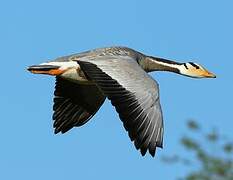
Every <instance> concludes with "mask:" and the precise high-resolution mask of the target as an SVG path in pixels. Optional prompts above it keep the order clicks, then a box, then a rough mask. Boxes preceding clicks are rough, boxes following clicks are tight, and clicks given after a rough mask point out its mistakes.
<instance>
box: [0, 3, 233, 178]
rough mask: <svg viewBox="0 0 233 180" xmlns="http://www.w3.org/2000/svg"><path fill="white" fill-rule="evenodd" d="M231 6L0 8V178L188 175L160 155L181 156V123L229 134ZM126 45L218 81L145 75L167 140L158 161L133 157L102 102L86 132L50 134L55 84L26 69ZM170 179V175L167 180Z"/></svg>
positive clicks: (114, 115)
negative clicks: (200, 68)
mask: <svg viewBox="0 0 233 180" xmlns="http://www.w3.org/2000/svg"><path fill="white" fill-rule="evenodd" d="M232 7H233V3H232V1H230V0H229V1H227V0H225V1H208V0H206V1H201V0H195V1H185V0H183V1H182V0H180V1H165V0H164V1H154V0H151V1H149V0H148V1H146V0H145V1H137V0H135V1H133V0H128V1H124V0H118V1H107V0H99V1H91V0H85V1H75V0H73V1H68V0H67V1H45V0H41V1H26V0H22V1H11V0H9V1H3V0H1V1H0V22H1V28H0V49H1V61H0V62H1V71H0V73H1V74H0V75H1V76H0V77H1V78H0V79H1V88H0V99H1V102H0V108H1V119H0V121H1V131H0V143H1V150H0V152H1V153H0V169H1V174H0V179H24V180H29V179H34V180H37V179H38V180H39V179H57V180H61V179H64V178H66V179H71V180H72V179H77V178H80V179H126V178H128V179H135V180H137V179H146V178H153V179H169V180H170V179H171V180H172V179H175V178H176V177H179V176H182V175H184V174H185V173H186V172H187V171H188V170H190V169H188V168H184V167H182V166H179V165H177V166H175V167H174V166H171V167H169V166H166V165H164V164H162V163H161V162H160V157H161V156H164V155H170V154H173V153H176V152H180V153H185V152H184V150H183V149H182V148H181V147H180V146H179V144H178V140H179V138H180V137H181V136H182V135H183V134H188V133H189V132H187V130H186V129H185V121H186V120H187V119H190V118H191V119H196V120H198V121H199V122H200V123H202V124H203V126H204V127H206V128H207V129H208V128H209V127H210V126H218V127H219V129H220V131H221V132H223V133H224V134H226V135H228V136H230V137H233V133H232V102H233V95H232V92H233V83H232V81H233V80H232V77H233V76H232V67H233V54H232V47H233V35H232V32H233V25H232V17H233V11H232ZM110 45H124V46H129V47H131V48H134V49H136V50H139V51H142V52H144V53H146V54H150V55H154V56H160V57H165V58H170V59H174V60H177V61H181V62H185V61H191V60H192V61H195V62H198V63H200V64H202V65H204V66H205V67H206V68H208V69H209V70H211V71H213V72H214V73H215V74H216V75H217V79H201V80H199V79H191V78H187V77H182V76H179V75H176V74H172V73H164V72H161V73H152V76H153V77H154V78H155V79H156V80H157V81H158V82H159V84H160V92H161V104H162V107H163V113H164V121H165V134H164V148H163V149H162V150H161V149H159V150H158V151H157V154H156V157H155V158H151V157H150V156H149V155H147V156H145V157H141V156H140V154H139V152H138V151H136V150H135V148H134V146H133V144H132V143H131V142H130V140H129V138H128V136H127V134H126V132H125V130H124V128H123V126H122V124H121V122H120V120H119V118H118V115H117V113H116V112H115V111H114V108H113V107H112V106H111V105H110V103H109V102H107V101H106V102H105V104H104V105H103V106H102V108H101V109H100V111H99V112H98V113H97V114H96V116H95V117H94V118H93V119H92V120H91V121H90V122H89V123H87V124H86V125H85V126H83V127H81V128H75V129H73V130H71V131H70V132H69V133H67V134H64V135H54V134H53V129H52V120H51V116H52V99H53V91H54V78H52V77H48V76H36V75H32V74H30V73H28V72H27V71H26V70H25V68H26V67H27V66H28V65H32V64H37V63H41V62H43V61H45V60H49V59H53V58H56V57H59V56H63V55H69V54H72V53H76V52H81V51H84V50H88V49H92V48H96V47H103V46H110ZM168 172H169V173H168Z"/></svg>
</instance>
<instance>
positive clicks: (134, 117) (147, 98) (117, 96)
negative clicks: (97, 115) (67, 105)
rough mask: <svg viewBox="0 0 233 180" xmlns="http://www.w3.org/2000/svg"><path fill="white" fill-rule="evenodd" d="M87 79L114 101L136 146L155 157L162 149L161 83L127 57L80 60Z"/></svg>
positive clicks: (143, 153) (142, 151)
mask: <svg viewBox="0 0 233 180" xmlns="http://www.w3.org/2000/svg"><path fill="white" fill-rule="evenodd" d="M77 62H78V63H79V65H80V66H81V69H82V70H83V71H84V73H85V74H86V76H87V77H88V78H89V79H90V80H92V81H94V82H95V83H96V84H97V86H98V87H99V88H100V89H101V90H102V91H103V93H104V95H105V96H107V97H108V99H110V100H111V103H112V104H113V105H114V106H115V108H116V111H117V112H118V113H119V116H120V119H121V120H122V122H123V125H124V127H125V129H126V130H127V131H128V134H129V137H130V139H131V141H134V144H135V147H136V148H137V149H140V150H141V154H142V155H145V154H146V152H147V150H149V152H150V154H151V155H152V156H154V155H155V150H156V147H162V141H163V118H162V111H161V107H160V102H159V89H158V84H157V82H156V81H155V80H153V79H152V78H151V77H150V76H149V75H148V74H147V73H146V72H145V71H144V70H143V69H142V68H141V67H140V66H139V65H138V63H137V61H136V60H134V59H132V58H130V57H128V56H103V57H101V56H100V57H97V58H96V57H95V59H91V58H89V59H88V58H81V59H79V60H78V61H77Z"/></svg>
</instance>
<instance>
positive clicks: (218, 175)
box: [162, 121, 233, 180]
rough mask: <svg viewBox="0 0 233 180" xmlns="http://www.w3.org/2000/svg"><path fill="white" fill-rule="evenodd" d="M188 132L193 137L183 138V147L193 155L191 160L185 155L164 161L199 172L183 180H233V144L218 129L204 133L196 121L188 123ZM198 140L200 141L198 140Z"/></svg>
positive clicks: (194, 172) (164, 160) (188, 175)
mask: <svg viewBox="0 0 233 180" xmlns="http://www.w3.org/2000/svg"><path fill="white" fill-rule="evenodd" d="M187 128H188V130H190V131H192V137H188V136H183V137H182V138H181V140H180V142H181V145H182V146H183V147H184V148H185V149H186V150H187V152H190V153H192V155H194V158H190V157H193V156H189V158H186V157H183V155H173V156H170V157H163V158H162V161H163V162H165V163H168V164H171V163H182V164H184V165H191V167H192V166H193V167H194V165H195V167H199V168H198V170H196V168H195V170H193V171H191V172H190V173H189V174H187V175H186V176H185V177H183V178H179V179H185V180H233V143H231V142H228V141H227V140H226V139H225V138H223V137H222V136H221V135H220V134H219V133H218V132H217V130H216V129H212V130H211V131H210V132H207V133H206V132H203V130H202V129H201V127H200V125H199V124H198V123H197V122H195V121H188V123H187ZM197 139H198V140H197Z"/></svg>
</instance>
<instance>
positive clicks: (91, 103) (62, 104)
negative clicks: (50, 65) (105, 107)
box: [53, 77, 105, 133]
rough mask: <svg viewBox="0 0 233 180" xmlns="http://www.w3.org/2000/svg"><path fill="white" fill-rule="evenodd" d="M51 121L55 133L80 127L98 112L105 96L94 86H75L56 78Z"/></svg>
mask: <svg viewBox="0 0 233 180" xmlns="http://www.w3.org/2000/svg"><path fill="white" fill-rule="evenodd" d="M54 95H55V97H54V105H53V110H54V114H53V120H54V124H53V126H54V128H55V133H58V132H62V133H65V132H67V131H68V130H70V129H71V128H73V127H75V126H82V125H83V124H85V123H86V122H87V121H88V120H89V119H91V118H92V117H93V116H94V114H95V113H96V112H97V111H98V109H99V108H100V106H101V105H102V104H103V102H104V100H105V96H104V95H103V93H102V92H101V91H100V90H99V89H98V87H97V86H96V85H94V84H93V85H83V84H77V83H74V82H71V81H68V80H65V79H63V78H61V77H57V78H56V86H55V92H54Z"/></svg>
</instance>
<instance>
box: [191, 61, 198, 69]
mask: <svg viewBox="0 0 233 180" xmlns="http://www.w3.org/2000/svg"><path fill="white" fill-rule="evenodd" d="M189 64H191V65H192V66H193V67H195V68H196V69H200V67H199V66H198V65H196V64H195V63H193V62H189Z"/></svg>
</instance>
